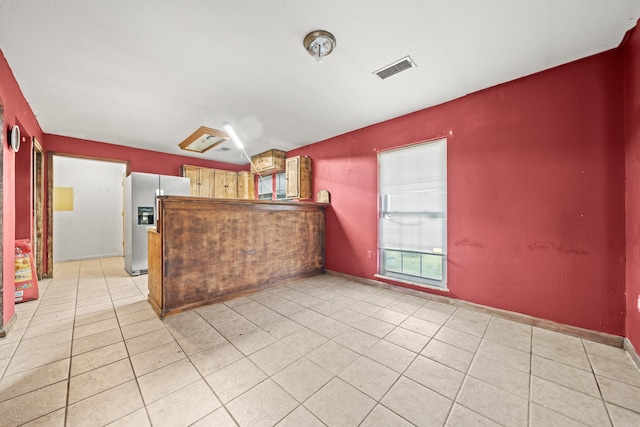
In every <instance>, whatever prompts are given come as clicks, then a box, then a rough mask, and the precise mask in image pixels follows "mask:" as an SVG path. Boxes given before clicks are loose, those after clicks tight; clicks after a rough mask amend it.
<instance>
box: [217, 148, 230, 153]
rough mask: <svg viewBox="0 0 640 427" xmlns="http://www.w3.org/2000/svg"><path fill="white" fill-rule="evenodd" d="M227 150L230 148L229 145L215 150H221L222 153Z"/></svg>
mask: <svg viewBox="0 0 640 427" xmlns="http://www.w3.org/2000/svg"><path fill="white" fill-rule="evenodd" d="M229 150H231V148H229V147H220V148H218V149H217V150H216V151H221V152H223V153H224V152H225V151H229Z"/></svg>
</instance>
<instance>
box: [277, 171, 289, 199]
mask: <svg viewBox="0 0 640 427" xmlns="http://www.w3.org/2000/svg"><path fill="white" fill-rule="evenodd" d="M286 198H287V173H286V172H281V173H277V174H276V199H277V200H283V199H286Z"/></svg>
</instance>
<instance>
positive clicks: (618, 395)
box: [0, 258, 640, 427]
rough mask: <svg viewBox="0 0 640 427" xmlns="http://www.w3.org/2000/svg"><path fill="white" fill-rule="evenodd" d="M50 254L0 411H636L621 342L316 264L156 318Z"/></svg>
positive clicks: (103, 264) (436, 419) (105, 276)
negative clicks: (303, 275)
mask: <svg viewBox="0 0 640 427" xmlns="http://www.w3.org/2000/svg"><path fill="white" fill-rule="evenodd" d="M146 280H147V278H146V276H140V277H136V278H131V277H129V276H128V275H127V274H126V273H125V272H124V269H123V260H122V258H106V259H99V260H88V261H80V262H70V263H62V264H56V266H55V277H54V278H53V279H49V280H45V281H43V282H42V283H41V284H40V294H41V298H40V299H39V300H38V301H32V302H27V303H23V304H19V305H17V306H16V312H17V313H18V320H17V322H16V324H15V325H14V327H13V329H12V330H11V331H10V333H9V335H8V336H7V337H6V338H3V339H0V374H1V375H2V377H1V381H0V425H1V426H14V425H29V426H63V425H68V426H94V425H96V426H97V425H112V426H136V427H138V426H146V425H153V426H187V425H193V426H235V425H240V426H271V425H278V426H296V427H299V426H323V425H328V426H411V425H416V426H444V425H446V426H471V425H474V426H476V425H477V426H498V425H504V426H527V425H529V426H563V427H565V426H584V425H587V426H598V427H600V426H609V425H615V426H640V372H639V371H638V369H637V368H636V367H635V365H633V363H632V362H631V360H630V358H629V356H628V355H627V354H626V353H625V352H624V351H623V350H621V349H617V348H613V347H608V346H605V345H602V344H597V343H594V342H591V341H587V340H582V339H579V338H575V337H572V336H567V335H562V334H559V333H556V332H550V331H547V330H543V329H539V328H535V327H531V326H527V325H524V324H520V323H515V322H511V321H508V320H504V319H501V318H498V317H492V316H489V315H486V314H483V313H479V312H474V311H470V310H466V309H461V308H458V309H456V308H455V307H453V306H449V305H444V304H440V303H436V302H433V301H429V300H428V299H423V298H420V297H416V296H413V295H407V294H405V293H401V292H396V291H393V290H389V289H383V288H378V287H374V286H369V285H365V284H361V283H356V282H353V281H349V280H346V279H344V278H342V277H338V276H335V275H331V274H326V275H320V276H316V277H314V278H310V279H305V280H301V281H297V282H294V283H290V284H288V285H286V286H280V287H277V288H274V289H271V290H267V291H263V292H259V293H256V294H253V295H250V296H248V297H242V298H238V299H235V300H231V301H228V302H226V303H224V304H222V303H221V304H215V305H211V306H207V307H202V308H199V309H196V310H193V311H189V312H186V313H183V314H180V315H177V316H173V317H170V318H167V319H165V320H164V321H161V320H159V319H158V318H157V317H156V315H155V314H154V312H153V311H152V310H151V308H150V307H149V305H148V304H147V302H146V300H145V296H146V293H147V289H146Z"/></svg>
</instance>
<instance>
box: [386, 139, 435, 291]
mask: <svg viewBox="0 0 640 427" xmlns="http://www.w3.org/2000/svg"><path fill="white" fill-rule="evenodd" d="M378 164H379V170H380V219H379V247H380V248H379V260H380V274H381V275H382V276H384V277H388V278H393V279H400V280H404V281H408V282H410V283H415V284H418V285H429V286H435V287H438V288H446V283H447V263H446V257H447V141H446V140H445V139H443V140H438V141H434V142H428V143H422V144H416V145H412V146H410V147H406V148H401V149H397V150H391V151H386V152H382V153H380V154H379V156H378Z"/></svg>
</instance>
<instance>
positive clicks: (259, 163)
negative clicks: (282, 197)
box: [251, 150, 287, 175]
mask: <svg viewBox="0 0 640 427" xmlns="http://www.w3.org/2000/svg"><path fill="white" fill-rule="evenodd" d="M286 157H287V153H285V152H284V151H281V150H269V151H265V152H264V153H260V154H256V155H255V156H252V157H251V172H255V173H259V174H260V175H272V174H274V173H278V172H284V170H285V159H286Z"/></svg>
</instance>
